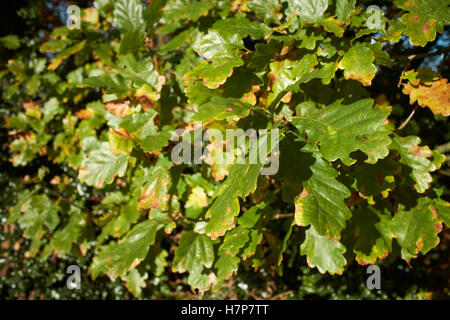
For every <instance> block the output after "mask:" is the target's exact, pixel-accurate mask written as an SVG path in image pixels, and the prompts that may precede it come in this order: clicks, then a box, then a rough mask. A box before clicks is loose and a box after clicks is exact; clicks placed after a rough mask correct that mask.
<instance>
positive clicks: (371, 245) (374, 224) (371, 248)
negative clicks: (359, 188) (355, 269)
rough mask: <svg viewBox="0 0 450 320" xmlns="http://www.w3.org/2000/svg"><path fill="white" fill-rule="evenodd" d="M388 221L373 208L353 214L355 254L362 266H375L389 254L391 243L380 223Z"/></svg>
mask: <svg viewBox="0 0 450 320" xmlns="http://www.w3.org/2000/svg"><path fill="white" fill-rule="evenodd" d="M384 219H386V218H385V217H383V216H381V215H380V214H379V213H378V212H377V211H376V210H374V209H373V208H371V207H363V208H360V209H358V210H355V211H354V212H353V217H352V222H353V223H354V232H355V234H354V236H355V238H356V242H355V245H354V247H353V252H354V253H355V254H356V261H358V263H359V264H361V265H369V264H375V263H376V262H377V259H384V258H386V257H387V255H388V254H389V251H390V249H391V243H390V241H388V240H387V239H386V238H385V237H384V236H383V234H382V233H381V232H380V231H379V230H380V222H381V221H382V220H384Z"/></svg>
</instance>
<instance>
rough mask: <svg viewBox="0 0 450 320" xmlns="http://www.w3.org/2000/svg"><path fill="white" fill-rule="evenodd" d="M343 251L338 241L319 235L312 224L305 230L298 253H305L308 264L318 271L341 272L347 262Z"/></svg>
mask: <svg viewBox="0 0 450 320" xmlns="http://www.w3.org/2000/svg"><path fill="white" fill-rule="evenodd" d="M345 251H346V249H345V247H344V246H343V245H342V244H341V243H340V242H337V241H333V240H330V239H328V238H327V237H325V236H321V235H320V234H319V233H317V232H316V230H315V229H314V227H312V226H311V227H310V228H309V229H308V230H307V231H306V239H305V242H303V243H302V245H301V246H300V253H301V255H306V260H307V262H308V266H309V267H310V268H314V267H316V268H317V269H318V270H319V272H320V273H325V272H328V273H330V274H342V272H343V271H344V268H345V265H346V264H347V261H346V260H345V257H344V253H345Z"/></svg>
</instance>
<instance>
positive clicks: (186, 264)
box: [172, 231, 214, 289]
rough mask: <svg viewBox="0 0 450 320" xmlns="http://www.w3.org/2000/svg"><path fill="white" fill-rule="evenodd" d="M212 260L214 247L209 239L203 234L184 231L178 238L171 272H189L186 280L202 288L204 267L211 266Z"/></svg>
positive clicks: (203, 285)
mask: <svg viewBox="0 0 450 320" xmlns="http://www.w3.org/2000/svg"><path fill="white" fill-rule="evenodd" d="M213 262H214V248H213V243H212V241H211V239H209V238H208V237H207V236H205V235H203V234H198V233H195V232H193V231H186V232H185V233H184V234H183V236H182V237H181V239H180V242H179V246H178V248H177V249H176V250H175V257H174V259H173V264H172V271H173V272H180V273H183V272H186V271H187V272H189V279H188V282H189V283H190V284H191V286H192V287H199V288H201V289H204V287H205V283H204V282H205V280H206V282H208V280H207V277H206V279H205V277H204V276H205V275H203V274H202V271H203V269H204V268H208V269H209V268H211V267H212V265H213Z"/></svg>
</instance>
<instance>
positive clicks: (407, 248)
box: [380, 198, 442, 261]
mask: <svg viewBox="0 0 450 320" xmlns="http://www.w3.org/2000/svg"><path fill="white" fill-rule="evenodd" d="M380 230H381V231H382V232H383V234H384V235H385V237H387V238H396V239H397V241H398V243H399V244H400V246H401V248H402V249H401V255H402V258H403V259H405V260H406V261H409V260H410V259H411V258H416V257H417V255H418V254H419V253H420V252H422V253H423V254H425V253H427V252H428V251H430V250H431V249H433V248H434V247H436V246H437V245H438V243H439V237H438V233H439V232H440V231H441V230H442V225H441V223H440V221H439V219H438V216H437V214H436V210H435V208H434V207H433V202H432V201H431V200H430V199H427V198H419V200H418V204H417V206H416V207H413V208H411V209H409V210H406V209H405V208H404V207H403V206H402V205H401V206H400V208H399V210H398V211H397V212H396V213H395V215H394V217H393V218H392V220H390V221H384V220H383V221H382V222H380Z"/></svg>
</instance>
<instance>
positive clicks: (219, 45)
mask: <svg viewBox="0 0 450 320" xmlns="http://www.w3.org/2000/svg"><path fill="white" fill-rule="evenodd" d="M193 48H194V50H195V52H197V53H198V54H199V55H200V56H204V57H205V58H206V59H208V60H217V59H223V58H234V57H235V55H236V54H238V52H239V50H240V49H242V48H243V44H242V40H241V38H240V37H239V34H233V33H230V32H228V31H216V30H212V31H209V32H208V33H207V34H206V35H205V36H203V37H200V38H199V40H198V41H197V42H196V43H195V44H194V45H193Z"/></svg>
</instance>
